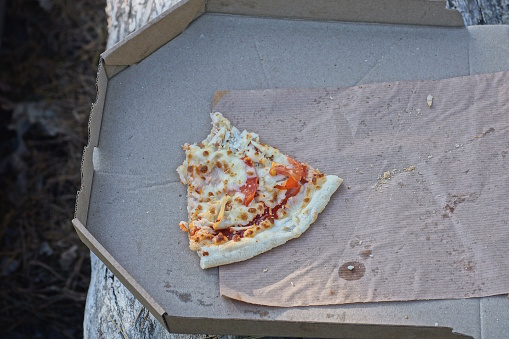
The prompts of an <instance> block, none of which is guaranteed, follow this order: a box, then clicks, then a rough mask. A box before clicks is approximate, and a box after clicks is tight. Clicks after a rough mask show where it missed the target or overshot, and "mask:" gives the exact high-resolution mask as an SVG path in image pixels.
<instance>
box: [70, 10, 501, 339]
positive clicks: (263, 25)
mask: <svg viewBox="0 0 509 339" xmlns="http://www.w3.org/2000/svg"><path fill="white" fill-rule="evenodd" d="M508 37H509V27H507V26H472V27H464V26H463V22H462V18H461V15H460V14H459V13H458V12H456V11H453V10H446V9H445V1H435V0H432V1H429V0H384V1H375V0H362V1H351V0H336V1H331V0H293V1H289V0H243V1H241V0H238V1H236V0H208V1H204V0H184V1H182V2H180V3H179V4H177V5H175V6H174V7H172V8H170V9H169V10H167V11H166V12H164V13H163V14H162V15H161V16H159V17H158V18H156V19H155V20H152V21H151V22H149V23H148V24H147V25H145V26H144V27H143V28H142V29H140V30H138V31H136V32H135V33H133V34H131V35H130V36H128V37H127V38H126V39H124V40H123V41H121V42H120V43H118V44H116V45H115V46H113V47H112V48H111V49H109V50H107V51H106V52H104V53H103V54H102V60H101V64H100V68H99V72H98V76H97V90H98V94H97V101H96V102H95V104H94V105H93V108H92V112H91V117H90V122H89V142H88V145H87V146H86V148H85V151H84V155H83V164H82V186H81V190H80V192H79V193H78V197H77V203H76V213H75V218H74V219H73V224H74V226H75V229H76V231H77V232H78V234H79V236H80V238H81V240H82V241H83V242H84V243H85V244H86V245H87V246H88V247H89V248H90V249H91V250H92V251H93V252H94V253H95V254H96V255H97V256H98V257H99V258H100V259H101V260H102V261H103V262H104V263H105V264H106V265H107V266H108V268H109V269H110V270H111V271H112V272H113V273H114V274H115V275H116V276H117V277H118V278H119V279H120V280H121V281H122V283H123V284H124V285H125V286H126V287H127V288H128V289H129V290H130V291H131V292H132V293H133V294H134V295H135V296H136V297H137V298H138V299H139V300H140V301H141V302H142V303H143V304H144V306H145V307H147V308H148V309H149V311H150V312H151V313H152V314H153V315H154V316H155V317H156V318H157V319H158V320H159V321H160V322H161V323H162V324H163V325H164V326H165V327H166V328H167V329H168V330H169V331H170V332H174V333H211V334H236V335H257V336H268V335H271V336H295V337H310V336H312V337H348V338H350V337H351V338H359V337H362V338H365V337H377V338H392V337H405V338H406V337H441V338H446V337H451V338H456V337H465V336H466V337H474V338H501V337H504V334H505V335H506V334H507V333H508V332H509V312H507V306H508V305H507V302H508V301H507V299H506V296H496V297H486V298H471V299H456V300H433V301H431V300H428V301H412V302H381V303H364V304H350V305H336V306H334V305H331V306H311V307H290V308H280V307H267V306H258V305H254V304H248V303H243V302H240V301H236V300H232V299H229V298H226V297H222V296H220V294H219V288H218V286H219V277H218V270H217V268H214V269H208V270H201V269H200V268H199V265H198V257H197V256H196V255H195V253H193V252H191V251H190V250H189V249H188V243H187V239H185V237H183V236H182V233H181V231H180V230H179V228H178V227H177V225H178V221H180V220H185V219H186V217H187V216H186V211H185V203H186V188H185V187H184V185H182V184H181V183H180V182H179V179H178V175H177V173H176V171H175V169H176V167H177V166H178V165H179V164H180V163H181V161H182V160H183V153H182V151H181V149H180V145H182V144H184V143H186V142H195V141H196V142H198V141H200V140H201V138H203V137H204V136H206V135H207V134H208V132H209V130H210V120H209V117H208V115H207V114H204V112H210V111H211V109H212V101H213V98H214V93H215V92H216V91H219V90H229V89H241V90H242V89H266V88H291V87H298V88H316V87H345V86H354V85H358V84H366V83H374V82H386V81H397V80H429V79H445V78H451V77H456V76H463V75H473V74H480V73H490V72H497V71H503V70H509V59H508V58H507V48H508V47H507V46H509V45H508V43H509V40H508ZM342 56H344V57H342ZM331 64H334V67H335V71H334V72H332V71H330V65H331ZM184 126H193V130H192V131H190V130H189V129H188V128H187V127H184ZM193 138H194V139H193ZM195 139H196V140H195ZM176 206H180V208H176ZM404 315H408V319H405V318H406V317H404Z"/></svg>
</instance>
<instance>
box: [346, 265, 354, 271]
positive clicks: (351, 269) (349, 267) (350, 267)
mask: <svg viewBox="0 0 509 339" xmlns="http://www.w3.org/2000/svg"><path fill="white" fill-rule="evenodd" d="M347 268H348V270H350V271H353V269H354V268H355V266H352V265H350V266H348V267H347Z"/></svg>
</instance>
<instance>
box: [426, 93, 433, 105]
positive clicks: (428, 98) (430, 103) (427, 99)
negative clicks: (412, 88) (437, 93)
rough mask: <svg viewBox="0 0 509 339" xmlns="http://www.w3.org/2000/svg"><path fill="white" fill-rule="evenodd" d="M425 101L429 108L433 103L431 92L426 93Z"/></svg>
mask: <svg viewBox="0 0 509 339" xmlns="http://www.w3.org/2000/svg"><path fill="white" fill-rule="evenodd" d="M426 103H427V104H428V107H429V108H431V106H432V105H433V96H432V95H431V94H428V97H427V98H426Z"/></svg>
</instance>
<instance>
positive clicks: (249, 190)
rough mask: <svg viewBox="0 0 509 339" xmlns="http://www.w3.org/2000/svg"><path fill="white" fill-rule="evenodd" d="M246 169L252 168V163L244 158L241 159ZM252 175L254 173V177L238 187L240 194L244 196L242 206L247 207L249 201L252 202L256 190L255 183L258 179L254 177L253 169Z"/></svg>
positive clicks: (247, 158) (246, 157) (254, 171)
mask: <svg viewBox="0 0 509 339" xmlns="http://www.w3.org/2000/svg"><path fill="white" fill-rule="evenodd" d="M242 160H243V161H244V163H245V164H246V166H247V167H253V161H252V160H251V159H250V158H249V157H248V156H245V157H244V158H242ZM253 173H255V176H254V177H249V178H247V180H246V184H245V185H243V186H241V187H240V192H241V193H243V194H244V205H245V206H248V205H249V203H250V202H251V201H253V199H254V197H255V194H256V189H257V181H258V177H257V176H256V170H255V169H254V167H253Z"/></svg>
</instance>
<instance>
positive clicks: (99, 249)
mask: <svg viewBox="0 0 509 339" xmlns="http://www.w3.org/2000/svg"><path fill="white" fill-rule="evenodd" d="M72 223H73V225H74V228H75V229H76V232H77V233H78V236H79V237H80V239H81V241H83V243H84V244H85V245H87V247H88V248H90V249H91V250H92V251H93V252H94V253H95V254H96V255H97V257H98V258H99V259H101V261H102V262H103V263H105V264H106V266H107V267H108V269H110V270H111V271H112V272H113V274H115V277H117V278H118V279H119V280H120V281H121V282H122V284H124V286H125V287H127V288H128V289H129V291H131V293H132V294H134V296H135V297H136V298H137V299H138V300H139V301H140V302H141V303H142V304H143V305H144V306H145V307H146V308H147V309H148V310H149V312H150V313H152V315H153V316H154V317H155V318H156V319H157V320H159V322H160V323H161V324H163V326H165V327H166V328H168V325H167V324H166V319H165V315H166V314H165V313H166V312H165V311H164V309H163V308H162V307H161V306H160V305H159V304H158V303H157V302H156V301H155V300H154V299H153V298H152V297H151V296H150V295H149V294H148V293H147V291H145V289H144V288H143V287H141V285H140V284H138V282H137V281H136V280H134V278H133V277H132V276H131V274H129V272H127V271H126V270H125V269H124V268H123V267H122V265H120V264H119V263H118V261H116V260H115V258H113V256H112V255H111V254H110V253H109V252H108V251H107V250H106V249H105V248H104V247H103V246H102V245H101V244H100V243H99V241H97V239H96V238H95V237H94V236H93V235H92V234H91V233H90V232H89V231H88V230H87V228H86V227H85V226H83V224H82V223H81V222H80V221H79V220H78V219H73V221H72Z"/></svg>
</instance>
